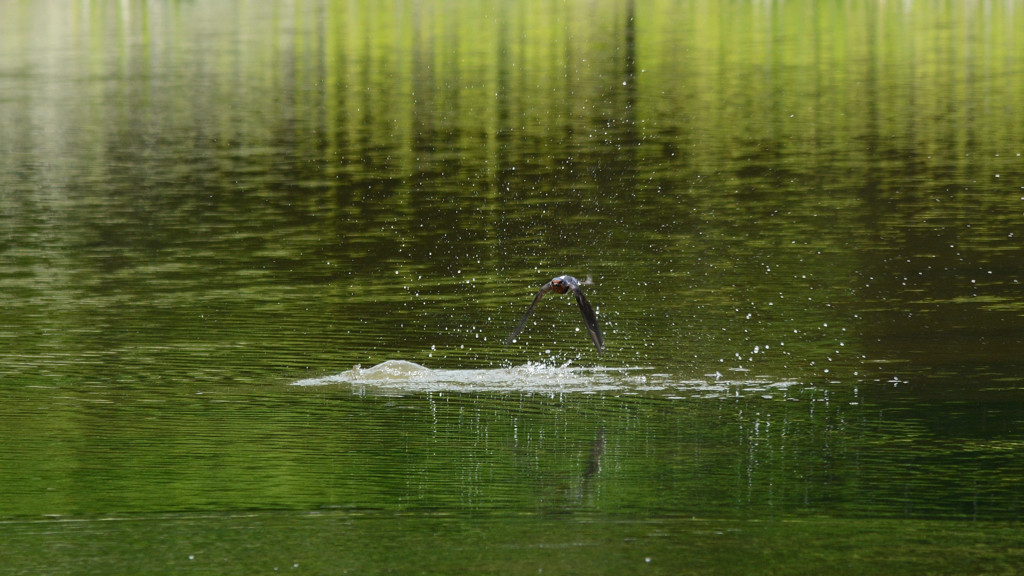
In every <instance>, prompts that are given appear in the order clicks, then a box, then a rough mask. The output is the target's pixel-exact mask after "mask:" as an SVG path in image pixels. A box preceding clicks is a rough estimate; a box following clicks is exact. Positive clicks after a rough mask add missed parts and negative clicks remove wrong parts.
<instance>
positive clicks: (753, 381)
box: [292, 360, 797, 399]
mask: <svg viewBox="0 0 1024 576" xmlns="http://www.w3.org/2000/svg"><path fill="white" fill-rule="evenodd" d="M743 376H744V377H743V379H735V378H727V377H723V375H722V374H714V375H705V376H704V377H701V378H695V379H685V378H680V377H678V376H673V375H670V374H665V373H658V372H655V371H654V370H653V369H652V368H649V367H630V368H611V367H582V366H573V365H571V363H570V362H566V363H565V364H561V365H550V364H543V363H532V362H531V363H527V364H523V365H519V366H511V367H506V368H491V369H432V368H428V367H426V366H423V365H420V364H416V363H415V362H409V361H407V360H388V361H386V362H382V363H380V364H377V365H376V366H372V367H370V368H363V367H361V366H359V365H356V366H354V367H352V368H351V369H349V370H346V371H344V372H341V373H340V374H333V375H329V376H322V377H319V378H307V379H304V380H298V381H296V382H293V383H292V385H293V386H326V385H332V384H341V385H348V386H351V387H352V389H353V391H355V392H356V393H360V394H385V395H388V394H407V393H417V392H517V393H528V394H556V393H608V392H612V393H661V394H664V395H666V396H667V397H669V398H679V399H682V398H691V397H705V398H707V397H729V396H741V395H751V394H758V395H768V394H778V393H779V392H783V393H784V392H785V390H786V389H788V388H789V387H790V386H792V385H794V384H797V383H796V382H792V381H786V380H778V379H772V378H767V377H756V376H755V377H748V375H746V374H743Z"/></svg>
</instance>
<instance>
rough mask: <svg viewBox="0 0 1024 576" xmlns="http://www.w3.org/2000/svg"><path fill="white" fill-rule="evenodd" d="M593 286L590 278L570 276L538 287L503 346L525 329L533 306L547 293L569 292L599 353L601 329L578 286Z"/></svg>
mask: <svg viewBox="0 0 1024 576" xmlns="http://www.w3.org/2000/svg"><path fill="white" fill-rule="evenodd" d="M590 284H593V281H591V279H590V277H589V276H588V277H587V279H586V280H584V281H583V282H580V281H579V280H577V279H576V278H573V277H572V276H559V277H558V278H552V279H551V281H550V282H548V283H547V284H545V285H543V286H541V287H540V290H539V291H538V292H537V295H536V296H534V297H533V302H532V303H531V304H530V307H529V308H527V309H526V314H524V315H523V319H522V320H520V321H519V326H516V329H515V330H513V331H512V334H510V335H509V337H508V339H507V340H506V341H505V344H511V343H512V342H514V341H515V339H516V336H519V333H520V332H522V331H523V328H525V327H526V320H527V319H528V318H529V317H530V313H531V312H533V308H534V306H536V305H537V302H540V299H541V298H543V297H544V295H545V294H547V293H548V292H554V293H555V294H565V293H566V292H569V291H570V290H571V291H572V293H573V296H575V297H576V304H578V305H579V307H580V312H581V313H582V314H583V323H584V324H585V325H586V326H587V332H589V333H590V339H591V340H593V341H594V346H596V347H597V351H598V352H601V350H602V349H604V336H603V335H602V334H601V327H600V326H598V325H597V315H596V314H594V308H593V307H592V306H591V305H590V302H589V301H588V300H587V297H586V296H584V295H583V290H581V289H580V286H588V285H590Z"/></svg>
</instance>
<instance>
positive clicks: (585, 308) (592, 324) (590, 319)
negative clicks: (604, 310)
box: [523, 288, 604, 352]
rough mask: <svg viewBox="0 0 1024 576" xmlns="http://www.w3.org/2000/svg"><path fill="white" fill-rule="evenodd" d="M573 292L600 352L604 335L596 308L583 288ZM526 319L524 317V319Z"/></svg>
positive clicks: (588, 330)
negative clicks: (598, 323) (599, 324)
mask: <svg viewBox="0 0 1024 576" xmlns="http://www.w3.org/2000/svg"><path fill="white" fill-rule="evenodd" d="M572 293H573V294H574V295H575V296H576V303H577V304H579V305H580V312H582V313H583V323H584V324H586V325H587V332H590V339H591V340H593V341H594V346H597V351H598V352H600V351H601V350H602V349H603V348H604V336H602V335H601V327H600V326H598V325H597V315H596V314H594V308H593V307H591V305H590V302H589V301H587V297H586V296H584V295H583V291H582V290H580V289H579V288H575V289H574V290H573V291H572ZM525 320H526V319H525V318H524V319H523V321H525Z"/></svg>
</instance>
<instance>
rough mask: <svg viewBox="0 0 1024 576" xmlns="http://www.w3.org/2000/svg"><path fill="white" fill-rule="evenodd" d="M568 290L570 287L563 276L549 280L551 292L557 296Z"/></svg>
mask: <svg viewBox="0 0 1024 576" xmlns="http://www.w3.org/2000/svg"><path fill="white" fill-rule="evenodd" d="M570 288H572V286H570V285H569V281H568V280H566V279H565V276H559V277H558V278H552V279H551V290H552V291H554V292H555V293H557V294H565V293H566V292H568V291H569V289H570Z"/></svg>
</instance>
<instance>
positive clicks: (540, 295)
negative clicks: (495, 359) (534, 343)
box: [505, 282, 552, 344]
mask: <svg viewBox="0 0 1024 576" xmlns="http://www.w3.org/2000/svg"><path fill="white" fill-rule="evenodd" d="M551 288H552V286H551V282H548V283H547V284H545V285H543V286H541V287H540V290H538V291H537V295H536V296H534V297H533V302H531V303H530V307H529V308H527V309H526V314H523V319H522V320H520V321H519V326H516V329H515V330H513V331H512V333H511V334H509V335H508V338H506V339H505V344H511V343H512V341H513V340H515V339H516V336H519V333H520V332H522V331H523V328H525V327H526V320H527V318H529V317H530V312H533V307H534V306H536V305H537V302H540V299H541V298H543V297H544V295H545V294H547V293H548V292H551Z"/></svg>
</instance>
